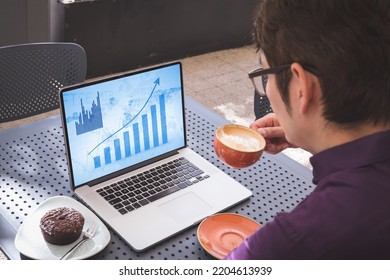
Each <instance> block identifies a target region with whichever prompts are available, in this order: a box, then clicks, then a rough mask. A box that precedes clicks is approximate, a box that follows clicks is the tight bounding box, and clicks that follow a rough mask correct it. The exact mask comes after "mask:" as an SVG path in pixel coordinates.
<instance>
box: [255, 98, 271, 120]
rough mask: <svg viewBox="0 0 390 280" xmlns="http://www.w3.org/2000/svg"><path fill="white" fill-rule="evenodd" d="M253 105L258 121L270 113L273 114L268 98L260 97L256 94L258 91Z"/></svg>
mask: <svg viewBox="0 0 390 280" xmlns="http://www.w3.org/2000/svg"><path fill="white" fill-rule="evenodd" d="M253 104H254V108H253V109H254V113H255V117H256V119H260V118H262V117H264V116H265V115H267V114H268V113H272V108H271V104H270V103H269V100H268V97H267V96H260V95H259V94H257V93H256V91H255V93H254V98H253Z"/></svg>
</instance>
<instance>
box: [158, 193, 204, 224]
mask: <svg viewBox="0 0 390 280" xmlns="http://www.w3.org/2000/svg"><path fill="white" fill-rule="evenodd" d="M159 207H160V209H161V210H162V211H163V212H164V213H166V214H167V215H168V216H170V217H171V218H173V219H174V220H175V221H176V222H178V223H183V222H186V221H188V220H193V219H194V218H197V217H198V218H199V216H200V215H202V214H205V213H206V212H207V211H208V210H209V209H210V208H211V206H210V205H208V204H207V203H206V202H205V201H204V200H202V199H201V198H200V197H199V196H197V195H196V194H194V193H192V192H189V193H186V194H184V195H182V196H180V197H178V198H175V199H172V200H171V201H168V202H166V203H164V204H161V205H159ZM195 221H196V220H194V222H195Z"/></svg>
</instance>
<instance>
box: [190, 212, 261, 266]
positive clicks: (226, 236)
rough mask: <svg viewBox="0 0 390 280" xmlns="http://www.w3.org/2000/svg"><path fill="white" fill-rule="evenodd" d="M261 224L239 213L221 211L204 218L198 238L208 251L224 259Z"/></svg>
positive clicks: (199, 228)
mask: <svg viewBox="0 0 390 280" xmlns="http://www.w3.org/2000/svg"><path fill="white" fill-rule="evenodd" d="M259 228H260V225H259V224H258V223H256V222H255V221H253V220H251V219H249V218H247V217H244V216H242V215H238V214H231V213H221V214H215V215H213V216H210V217H207V218H206V219H204V220H203V221H202V222H201V223H200V225H199V227H198V232H197V234H198V240H199V243H200V245H201V246H202V247H203V249H204V250H206V252H207V253H209V254H210V255H212V256H213V257H215V258H217V259H223V258H224V257H225V256H226V255H227V254H229V253H230V252H231V251H232V250H233V249H235V248H236V247H238V246H239V245H240V244H241V243H242V242H243V241H244V240H245V238H247V237H248V236H250V235H251V234H252V233H254V232H255V231H256V230H257V229H259Z"/></svg>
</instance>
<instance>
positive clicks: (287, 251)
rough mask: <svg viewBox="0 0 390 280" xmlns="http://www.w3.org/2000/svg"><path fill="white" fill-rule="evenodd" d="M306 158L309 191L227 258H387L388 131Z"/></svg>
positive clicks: (389, 203) (389, 213) (389, 216)
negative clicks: (311, 184)
mask: <svg viewBox="0 0 390 280" xmlns="http://www.w3.org/2000/svg"><path fill="white" fill-rule="evenodd" d="M310 161H311V163H312V165H313V182H314V184H316V185H317V186H316V188H315V189H314V190H313V192H312V193H311V194H310V195H309V196H307V197H306V198H305V199H304V200H303V201H302V202H301V203H299V204H298V205H297V206H296V207H295V209H293V210H292V211H291V212H290V213H284V212H283V213H279V214H277V215H276V216H275V218H274V219H273V220H272V221H270V222H268V223H267V224H265V225H264V226H263V227H262V228H260V229H259V230H258V231H257V232H255V233H254V234H253V235H252V236H250V237H249V238H248V239H247V240H246V241H244V242H243V243H242V244H241V245H240V246H239V247H238V248H236V249H235V250H234V251H233V252H231V253H230V254H229V255H228V256H227V259H336V260H337V259H390V130H387V131H383V132H379V133H375V134H372V135H370V136H367V137H363V138H360V139H358V140H355V141H352V142H349V143H346V144H343V145H340V146H337V147H333V148H331V149H328V150H325V151H323V152H321V153H318V154H316V155H314V156H313V157H312V158H311V159H310Z"/></svg>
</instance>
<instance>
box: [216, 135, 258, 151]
mask: <svg viewBox="0 0 390 280" xmlns="http://www.w3.org/2000/svg"><path fill="white" fill-rule="evenodd" d="M220 140H221V142H222V143H224V144H225V145H226V146H229V147H231V148H233V149H235V150H240V151H244V152H255V151H258V150H260V149H261V143H260V141H259V140H258V139H256V138H251V137H247V136H244V135H232V134H226V133H221V137H220Z"/></svg>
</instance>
